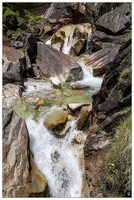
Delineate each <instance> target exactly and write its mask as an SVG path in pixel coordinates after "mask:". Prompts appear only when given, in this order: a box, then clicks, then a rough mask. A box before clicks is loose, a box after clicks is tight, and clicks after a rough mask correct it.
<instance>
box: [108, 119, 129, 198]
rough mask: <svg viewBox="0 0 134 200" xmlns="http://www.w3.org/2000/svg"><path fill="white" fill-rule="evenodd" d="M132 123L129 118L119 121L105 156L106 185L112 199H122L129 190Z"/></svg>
mask: <svg viewBox="0 0 134 200" xmlns="http://www.w3.org/2000/svg"><path fill="white" fill-rule="evenodd" d="M131 142H132V122H131V117H130V116H129V117H128V118H126V119H123V120H121V121H120V123H119V125H118V127H117V129H116V133H115V138H114V140H113V142H112V143H111V148H110V151H109V152H108V153H107V155H106V161H107V171H108V174H107V183H109V185H110V192H111V194H112V197H121V196H122V197H123V196H124V193H125V192H126V191H128V190H131V164H132V161H131V156H132V155H131Z"/></svg>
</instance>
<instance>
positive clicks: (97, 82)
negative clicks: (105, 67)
mask: <svg viewBox="0 0 134 200" xmlns="http://www.w3.org/2000/svg"><path fill="white" fill-rule="evenodd" d="M77 62H78V64H79V65H80V66H81V68H82V71H83V78H82V80H80V81H76V82H77V83H81V84H84V85H89V86H91V87H93V88H95V89H96V90H98V89H99V88H100V87H101V84H102V81H103V78H101V77H94V76H93V69H92V67H91V66H86V65H85V64H84V62H83V60H79V61H77Z"/></svg>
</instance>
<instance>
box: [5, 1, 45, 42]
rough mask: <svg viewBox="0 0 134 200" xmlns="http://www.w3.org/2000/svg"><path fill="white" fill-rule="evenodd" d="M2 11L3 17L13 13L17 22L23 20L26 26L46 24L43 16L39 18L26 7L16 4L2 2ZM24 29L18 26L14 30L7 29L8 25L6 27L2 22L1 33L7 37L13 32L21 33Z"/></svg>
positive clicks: (10, 36)
mask: <svg viewBox="0 0 134 200" xmlns="http://www.w3.org/2000/svg"><path fill="white" fill-rule="evenodd" d="M3 11H4V17H6V16H8V15H15V16H16V18H17V21H18V23H20V22H25V23H26V24H27V26H28V27H30V26H31V27H32V26H33V25H36V24H37V23H38V24H39V23H41V24H44V25H45V24H47V23H46V20H45V19H44V18H41V17H40V16H37V15H34V14H32V13H31V12H29V11H27V10H26V9H24V8H22V7H21V6H18V5H16V4H6V5H5V4H4V5H3ZM23 32H24V31H23V30H21V29H20V28H17V29H16V30H9V28H8V27H6V25H5V24H3V34H4V35H5V36H6V37H8V38H11V39H13V38H12V35H13V34H18V33H23Z"/></svg>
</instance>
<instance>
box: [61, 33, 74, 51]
mask: <svg viewBox="0 0 134 200" xmlns="http://www.w3.org/2000/svg"><path fill="white" fill-rule="evenodd" d="M73 34H74V30H73V32H72V33H71V35H70V36H68V37H66V39H65V42H64V45H63V47H62V52H63V53H64V54H69V52H70V49H71V45H72V40H73Z"/></svg>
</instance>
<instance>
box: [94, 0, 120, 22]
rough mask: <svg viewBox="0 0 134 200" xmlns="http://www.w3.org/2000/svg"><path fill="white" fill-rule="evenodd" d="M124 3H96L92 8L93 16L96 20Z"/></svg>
mask: <svg viewBox="0 0 134 200" xmlns="http://www.w3.org/2000/svg"><path fill="white" fill-rule="evenodd" d="M121 4H122V3H115V2H114V3H112V2H111V3H96V5H95V6H94V7H93V9H92V17H93V20H94V22H96V21H97V20H98V18H99V17H101V16H103V15H104V14H105V13H108V12H109V11H111V10H113V9H115V8H117V7H118V6H120V5H121Z"/></svg>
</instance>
